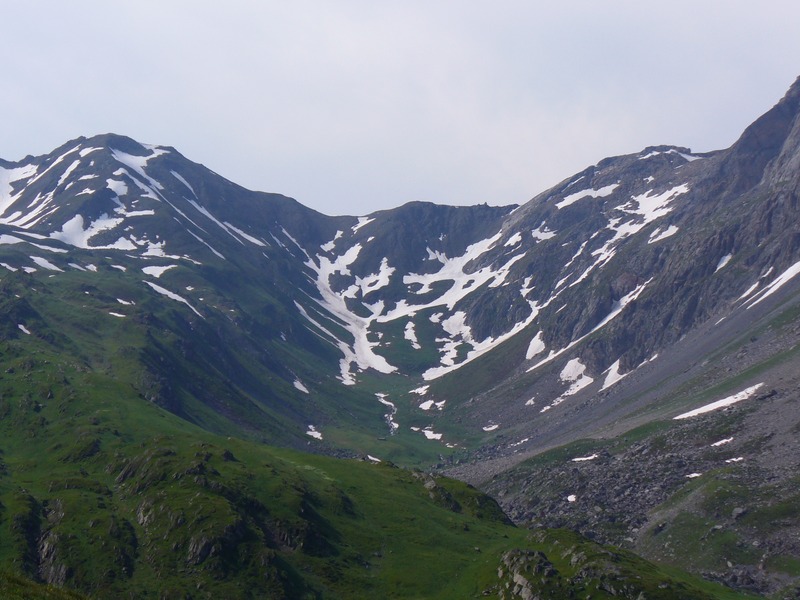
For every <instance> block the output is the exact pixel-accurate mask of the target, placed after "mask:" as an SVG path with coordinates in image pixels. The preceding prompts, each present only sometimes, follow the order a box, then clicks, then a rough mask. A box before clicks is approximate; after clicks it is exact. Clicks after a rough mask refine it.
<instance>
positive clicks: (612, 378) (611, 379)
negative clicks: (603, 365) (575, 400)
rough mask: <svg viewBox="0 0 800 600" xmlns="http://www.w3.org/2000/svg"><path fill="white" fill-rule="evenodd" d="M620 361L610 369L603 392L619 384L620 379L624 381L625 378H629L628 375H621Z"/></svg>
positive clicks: (604, 382) (601, 389)
mask: <svg viewBox="0 0 800 600" xmlns="http://www.w3.org/2000/svg"><path fill="white" fill-rule="evenodd" d="M619 361H620V359H617V360H616V362H615V363H614V364H613V365H611V366H610V367H609V368H608V370H607V371H606V373H608V375H606V379H605V381H603V387H601V388H600V391H601V392H602V391H603V390H605V389H607V388H610V387H611V386H612V385H614V384H615V383H617V382H618V381H619V380H620V379H624V378H625V377H627V376H628V373H620V372H619Z"/></svg>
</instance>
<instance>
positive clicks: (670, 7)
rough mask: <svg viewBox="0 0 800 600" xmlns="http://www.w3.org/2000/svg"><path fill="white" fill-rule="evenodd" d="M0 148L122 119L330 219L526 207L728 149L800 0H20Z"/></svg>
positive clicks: (90, 130)
mask: <svg viewBox="0 0 800 600" xmlns="http://www.w3.org/2000/svg"><path fill="white" fill-rule="evenodd" d="M0 11H2V12H0V14H2V16H3V31H2V35H0V53H1V54H2V57H3V69H2V82H3V83H2V87H0V115H1V116H0V157H1V158H4V159H6V160H12V161H16V160H19V159H21V158H23V157H24V156H25V155H27V154H34V155H37V154H44V153H47V152H50V151H51V150H53V149H54V148H56V147H57V146H60V145H61V144H63V143H64V142H66V141H68V140H70V139H73V138H75V137H78V136H80V135H86V136H89V135H94V134H98V133H106V132H114V133H120V134H124V135H128V136H131V137H133V138H135V139H136V140H138V141H140V142H144V143H152V144H163V145H169V146H174V147H176V148H177V149H178V150H179V151H180V152H181V153H182V154H184V155H185V156H186V157H187V158H189V159H191V160H194V161H196V162H200V163H203V164H205V165H206V166H207V167H209V168H211V169H213V170H214V171H216V172H218V173H220V174H221V175H223V176H225V177H227V178H229V179H231V180H233V181H235V182H236V183H239V184H241V185H244V186H245V187H248V188H250V189H255V190H262V191H269V192H279V193H282V194H286V195H288V196H292V197H294V198H296V199H297V200H299V201H300V202H302V203H303V204H305V205H307V206H310V207H312V208H315V209H317V210H319V211H321V212H324V213H326V214H331V215H340V214H355V215H362V214H367V213H370V212H373V211H375V210H380V209H385V208H392V207H395V206H399V205H401V204H403V203H405V202H409V201H412V200H426V201H431V202H437V203H442V204H456V205H467V204H476V203H481V202H487V203H489V204H492V205H503V204H518V203H522V202H525V201H527V200H529V199H530V198H532V197H533V196H534V195H536V194H538V193H539V192H541V191H544V190H545V189H547V188H548V187H550V186H552V185H554V184H556V183H558V182H559V181H561V180H562V179H564V178H566V177H569V176H570V175H572V174H573V173H575V172H577V171H580V170H582V169H583V168H585V167H587V166H589V165H591V164H594V163H596V162H597V161H599V160H600V159H602V158H604V157H606V156H611V155H617V154H627V153H632V152H638V151H639V150H641V149H643V148H644V147H645V146H648V145H657V144H675V145H682V146H688V147H691V148H692V149H693V150H695V151H708V150H713V149H719V148H725V147H727V146H729V145H730V144H732V143H733V142H734V141H735V140H736V138H737V137H738V136H739V134H740V133H741V132H742V130H743V129H744V128H745V127H746V126H747V125H749V124H750V123H751V122H752V121H753V120H754V119H755V118H757V117H758V116H759V115H761V114H763V113H764V112H766V111H767V110H768V109H769V108H770V107H772V106H773V105H774V104H775V103H776V102H777V101H778V100H779V99H780V98H781V97H782V96H783V94H784V93H785V91H786V90H787V89H788V87H789V86H790V85H791V84H792V82H793V81H794V80H795V78H796V77H797V76H798V75H800V35H798V34H797V26H798V24H800V2H796V1H795V0H785V1H773V0H761V1H760V2H753V1H752V0H747V1H735V0H725V1H722V0H720V1H706V0H693V1H691V2H690V1H683V0H671V1H669V2H658V3H653V2H642V1H641V0H637V1H627V0H619V1H615V0H591V1H570V0H561V1H560V2H558V3H556V2H535V1H533V0H527V1H522V0H520V1H512V0H508V1H504V0H493V1H492V2H488V1H485V2H484V1H477V0H460V1H443V0H439V1H436V0H427V1H417V0H402V1H392V0H383V1H382V0H364V1H357V0H326V1H323V0H318V1H315V0H291V1H285V0H281V1H272V0H250V1H245V0H226V2H220V1H219V0H215V1H213V2H211V1H205V0H191V1H188V0H187V1H184V0H168V1H165V0H158V1H156V0H138V1H136V2H132V1H122V0H119V1H109V0H70V1H69V2H62V1H58V0H51V1H44V0H24V1H22V0H20V1H10V0H0Z"/></svg>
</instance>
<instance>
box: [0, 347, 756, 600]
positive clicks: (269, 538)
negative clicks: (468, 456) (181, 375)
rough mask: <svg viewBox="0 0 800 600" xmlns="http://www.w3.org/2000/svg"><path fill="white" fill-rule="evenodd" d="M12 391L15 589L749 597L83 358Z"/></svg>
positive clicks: (9, 497) (4, 503)
mask: <svg viewBox="0 0 800 600" xmlns="http://www.w3.org/2000/svg"><path fill="white" fill-rule="evenodd" d="M17 345H19V346H21V347H20V348H18V350H19V352H17V353H16V356H14V357H13V358H11V359H9V360H8V361H7V362H6V363H5V364H6V365H8V366H7V369H6V370H5V372H4V374H3V377H2V380H1V381H0V386H1V387H2V390H1V391H2V400H0V415H1V416H2V418H0V564H2V566H3V568H4V569H5V570H13V571H15V572H16V573H17V574H15V575H13V576H10V577H8V576H1V577H0V590H4V589H7V590H8V593H9V597H15V596H14V595H15V594H16V596H17V597H25V598H37V597H45V598H46V597H51V598H62V597H72V596H70V595H69V594H67V593H62V594H59V593H56V592H54V591H53V590H52V589H50V588H48V589H45V588H39V587H36V586H33V584H31V583H28V582H26V581H23V580H21V579H20V575H25V576H27V577H29V578H31V579H35V580H39V581H42V582H46V583H48V584H50V585H52V586H59V587H64V588H74V589H77V590H80V591H82V592H84V593H87V594H89V595H90V596H92V597H96V598H116V597H120V596H125V597H127V596H130V597H137V598H231V599H236V598H375V597H387V598H388V597H398V598H403V597H426V598H452V597H459V598H470V597H480V596H482V595H485V594H490V595H495V596H497V595H499V596H500V597H507V598H519V597H533V596H534V595H536V594H545V595H550V596H551V597H554V596H560V595H563V594H569V593H585V594H589V593H590V594H591V595H592V597H597V598H611V597H625V598H635V597H638V596H639V594H641V593H644V594H646V595H647V596H648V597H653V598H659V597H661V598H740V597H744V596H739V595H736V594H731V593H729V592H728V591H726V590H725V589H724V588H721V587H719V586H714V585H709V584H707V583H705V582H702V581H700V580H693V579H691V578H688V577H684V576H680V575H675V574H668V573H665V572H663V571H662V570H660V569H658V568H656V567H654V566H653V565H652V564H650V563H647V562H645V561H643V560H641V559H638V558H636V557H635V556H633V555H631V554H629V553H627V552H624V551H617V550H612V549H607V548H603V547H601V546H599V545H597V544H594V543H591V542H588V541H586V540H584V539H582V538H579V537H578V536H575V535H574V534H570V533H567V532H559V531H552V532H545V531H542V532H540V533H539V534H537V535H536V536H533V537H532V536H530V534H529V532H527V531H526V530H525V529H520V528H515V527H513V526H512V525H511V524H510V522H509V521H508V519H507V517H506V516H505V515H504V514H503V513H502V511H501V510H500V509H499V507H498V505H497V503H496V502H495V501H493V500H491V499H490V498H488V497H487V496H485V495H483V494H482V493H480V492H478V491H477V490H475V489H474V488H471V487H469V486H467V485H466V484H464V483H462V482H458V481H455V480H449V479H445V478H441V477H435V476H432V475H429V474H426V473H423V472H421V471H410V470H405V469H400V468H397V467H395V466H393V465H391V464H388V463H383V462H376V461H375V460H374V459H368V460H364V461H358V460H343V459H335V458H330V457H323V456H315V455H310V454H302V453H298V452H295V451H291V450H278V449H275V448H270V447H267V446H264V445H260V444H257V443H254V442H248V441H244V440H240V439H237V438H232V437H227V438H226V437H220V436H215V435H212V434H209V433H207V432H205V431H203V430H201V429H199V428H198V427H196V426H194V425H191V424H188V423H187V422H186V421H184V420H181V419H180V418H178V417H176V416H175V415H173V414H171V413H169V412H167V411H165V410H163V409H161V408H160V407H158V406H156V405H154V404H151V403H147V402H143V401H142V400H141V399H140V398H139V397H138V396H137V395H136V393H135V392H134V391H133V390H131V389H129V388H128V386H127V385H126V384H124V383H121V382H118V381H117V380H116V379H115V378H114V377H113V376H109V375H106V374H102V373H99V372H97V371H94V370H87V369H86V368H85V366H84V365H83V364H82V362H81V361H80V360H79V359H73V358H69V357H65V356H64V355H60V354H54V353H49V352H46V351H35V352H30V353H28V352H24V350H25V347H24V345H23V344H21V343H9V342H5V345H4V352H5V353H6V355H8V353H11V354H12V355H13V354H14V350H15V346H17Z"/></svg>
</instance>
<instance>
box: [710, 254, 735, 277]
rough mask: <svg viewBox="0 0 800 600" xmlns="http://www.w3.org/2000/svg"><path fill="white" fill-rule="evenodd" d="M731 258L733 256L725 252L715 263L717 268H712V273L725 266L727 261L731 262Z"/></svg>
mask: <svg viewBox="0 0 800 600" xmlns="http://www.w3.org/2000/svg"><path fill="white" fill-rule="evenodd" d="M732 258H733V254H726V255H725V256H723V257H722V258H720V259H719V262H718V263H717V268H716V269H714V273H716V272H717V271H719V270H720V269H723V268H725V265H727V264H728V263H729V262H731V259H732Z"/></svg>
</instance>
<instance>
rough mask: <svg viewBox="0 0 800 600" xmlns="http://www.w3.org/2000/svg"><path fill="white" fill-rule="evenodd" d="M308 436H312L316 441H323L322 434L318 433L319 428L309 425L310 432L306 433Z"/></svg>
mask: <svg viewBox="0 0 800 600" xmlns="http://www.w3.org/2000/svg"><path fill="white" fill-rule="evenodd" d="M306 435H310V436H311V437H312V438H314V439H315V440H321V439H322V432H320V431H317V428H316V427H314V426H313V425H309V426H308V431H306Z"/></svg>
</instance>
